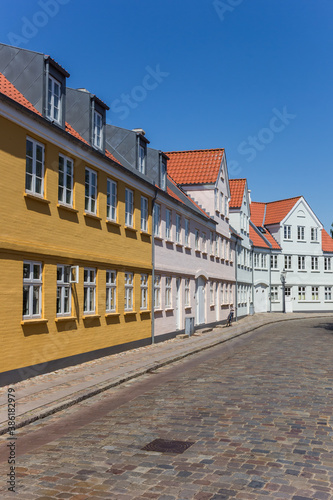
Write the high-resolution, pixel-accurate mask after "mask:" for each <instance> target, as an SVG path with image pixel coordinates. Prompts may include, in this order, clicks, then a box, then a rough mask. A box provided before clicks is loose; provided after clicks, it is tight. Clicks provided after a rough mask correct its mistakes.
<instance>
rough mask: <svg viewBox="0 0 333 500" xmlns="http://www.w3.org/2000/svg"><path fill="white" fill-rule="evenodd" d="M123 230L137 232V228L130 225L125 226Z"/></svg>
mask: <svg viewBox="0 0 333 500" xmlns="http://www.w3.org/2000/svg"><path fill="white" fill-rule="evenodd" d="M125 230H126V231H132V232H133V233H137V232H138V230H137V229H135V228H134V227H131V226H125Z"/></svg>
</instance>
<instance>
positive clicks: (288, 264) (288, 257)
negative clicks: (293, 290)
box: [284, 255, 292, 270]
mask: <svg viewBox="0 0 333 500" xmlns="http://www.w3.org/2000/svg"><path fill="white" fill-rule="evenodd" d="M284 268H285V269H286V270H289V269H291V268H292V256H291V255H285V256H284Z"/></svg>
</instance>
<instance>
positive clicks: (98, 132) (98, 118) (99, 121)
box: [93, 111, 103, 149]
mask: <svg viewBox="0 0 333 500" xmlns="http://www.w3.org/2000/svg"><path fill="white" fill-rule="evenodd" d="M102 134H103V117H102V115H101V114H100V113H98V111H94V129H93V145H94V146H95V148H98V149H102V141H103V135H102Z"/></svg>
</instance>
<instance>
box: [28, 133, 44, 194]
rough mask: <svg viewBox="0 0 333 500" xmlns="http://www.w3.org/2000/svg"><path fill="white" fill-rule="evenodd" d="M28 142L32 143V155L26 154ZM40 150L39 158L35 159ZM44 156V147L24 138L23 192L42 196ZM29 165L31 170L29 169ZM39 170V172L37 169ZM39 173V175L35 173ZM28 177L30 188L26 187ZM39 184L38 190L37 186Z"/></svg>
mask: <svg viewBox="0 0 333 500" xmlns="http://www.w3.org/2000/svg"><path fill="white" fill-rule="evenodd" d="M28 142H30V143H31V144H32V156H30V155H28ZM39 151H41V159H38V160H37V152H39ZM44 158H45V148H44V146H43V144H41V143H40V142H37V141H35V140H34V139H31V138H30V137H27V138H26V167H25V192H26V193H29V194H32V195H34V196H39V197H41V198H42V197H43V196H44ZM30 166H31V172H29V171H28V170H30V168H29V167H30ZM39 169H40V170H41V171H40V172H39V171H38V170H39ZM37 174H40V175H37ZM28 179H29V180H31V189H29V188H28V184H29V182H28ZM38 185H39V188H40V189H39V190H38V187H37V186H38Z"/></svg>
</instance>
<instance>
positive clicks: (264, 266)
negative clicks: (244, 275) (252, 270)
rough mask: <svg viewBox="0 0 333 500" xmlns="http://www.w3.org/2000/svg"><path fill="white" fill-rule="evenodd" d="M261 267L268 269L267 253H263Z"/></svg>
mask: <svg viewBox="0 0 333 500" xmlns="http://www.w3.org/2000/svg"><path fill="white" fill-rule="evenodd" d="M261 268H262V269H266V268H267V256H266V254H265V253H262V254H261Z"/></svg>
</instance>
